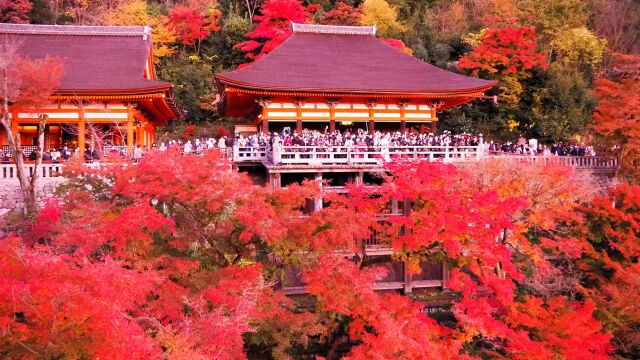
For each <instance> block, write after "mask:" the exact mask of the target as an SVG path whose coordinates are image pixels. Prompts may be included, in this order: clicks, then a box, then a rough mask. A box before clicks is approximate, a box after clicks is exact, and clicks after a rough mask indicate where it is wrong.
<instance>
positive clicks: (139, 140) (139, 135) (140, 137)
mask: <svg viewBox="0 0 640 360" xmlns="http://www.w3.org/2000/svg"><path fill="white" fill-rule="evenodd" d="M136 145H138V146H140V147H142V146H144V127H142V126H137V127H136Z"/></svg>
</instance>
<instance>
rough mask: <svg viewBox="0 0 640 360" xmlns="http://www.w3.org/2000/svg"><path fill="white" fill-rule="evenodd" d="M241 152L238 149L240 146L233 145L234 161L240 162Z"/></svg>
mask: <svg viewBox="0 0 640 360" xmlns="http://www.w3.org/2000/svg"><path fill="white" fill-rule="evenodd" d="M239 151H240V150H239V149H238V144H233V159H232V160H233V161H238V160H239V153H238V152H239Z"/></svg>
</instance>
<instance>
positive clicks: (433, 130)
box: [431, 121, 438, 134]
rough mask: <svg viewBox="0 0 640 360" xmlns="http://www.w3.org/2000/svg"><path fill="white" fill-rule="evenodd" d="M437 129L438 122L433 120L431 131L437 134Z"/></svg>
mask: <svg viewBox="0 0 640 360" xmlns="http://www.w3.org/2000/svg"><path fill="white" fill-rule="evenodd" d="M437 131H438V125H437V124H436V121H432V122H431V132H432V133H434V134H435V133H436V132H437Z"/></svg>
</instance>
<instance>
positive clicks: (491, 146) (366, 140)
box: [218, 129, 595, 156]
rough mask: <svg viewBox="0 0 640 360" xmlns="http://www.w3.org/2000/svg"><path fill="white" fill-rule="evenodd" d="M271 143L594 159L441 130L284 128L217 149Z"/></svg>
mask: <svg viewBox="0 0 640 360" xmlns="http://www.w3.org/2000/svg"><path fill="white" fill-rule="evenodd" d="M274 143H277V144H278V145H280V146H286V147H290V146H294V147H295V146H298V147H322V148H326V147H357V148H373V149H375V148H383V147H390V148H394V147H405V146H425V147H430V146H433V147H438V146H447V147H466V146H482V147H483V148H482V150H483V151H484V152H486V153H488V154H490V155H502V154H513V155H545V156H549V155H556V156H595V151H594V149H593V147H592V146H585V145H582V144H566V143H556V144H553V145H552V146H547V145H544V144H542V143H539V142H538V141H537V140H536V139H528V140H527V139H526V138H525V137H524V136H520V137H519V138H518V140H517V141H515V142H512V141H505V142H503V143H501V144H499V143H497V142H495V141H493V140H490V141H488V142H485V141H484V138H483V135H482V134H476V135H474V134H469V133H461V134H452V133H451V132H450V131H444V132H442V133H440V134H433V133H415V132H408V131H407V132H400V131H392V132H380V131H376V132H375V133H374V134H370V133H369V132H366V131H365V130H362V129H358V130H356V131H348V130H347V131H344V132H340V131H331V132H329V131H325V132H320V131H318V130H303V131H302V132H301V133H298V132H296V131H293V132H291V131H290V130H288V129H285V130H283V131H282V132H274V133H270V134H264V133H256V134H251V135H247V136H245V135H242V134H236V135H235V136H234V137H233V138H227V137H224V138H221V139H220V140H219V146H218V147H219V148H228V147H230V146H231V145H236V146H237V147H239V148H243V149H253V148H261V147H270V146H273V144H274Z"/></svg>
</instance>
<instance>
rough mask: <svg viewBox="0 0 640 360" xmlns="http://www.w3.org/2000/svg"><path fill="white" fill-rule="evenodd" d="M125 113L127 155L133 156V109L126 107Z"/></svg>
mask: <svg viewBox="0 0 640 360" xmlns="http://www.w3.org/2000/svg"><path fill="white" fill-rule="evenodd" d="M128 110H129V111H128V112H127V155H128V156H131V155H132V154H133V114H134V109H133V106H131V105H129V106H128Z"/></svg>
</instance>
